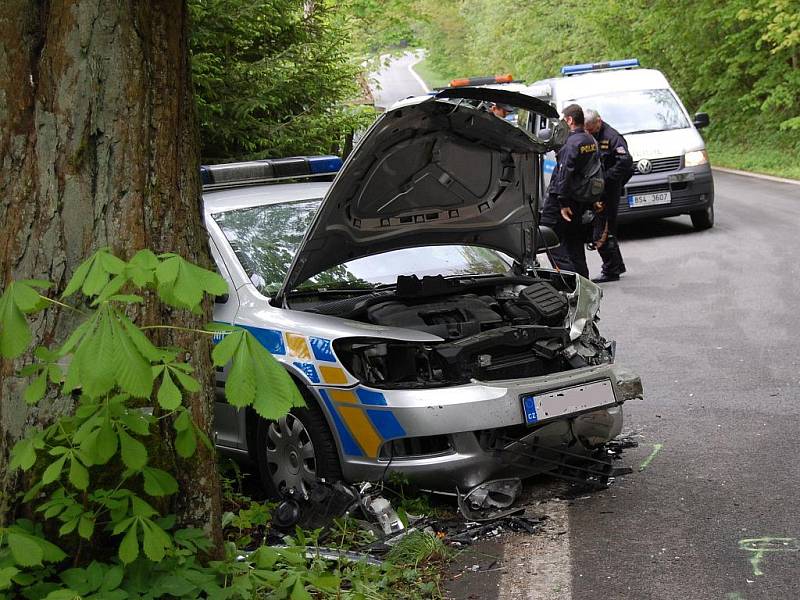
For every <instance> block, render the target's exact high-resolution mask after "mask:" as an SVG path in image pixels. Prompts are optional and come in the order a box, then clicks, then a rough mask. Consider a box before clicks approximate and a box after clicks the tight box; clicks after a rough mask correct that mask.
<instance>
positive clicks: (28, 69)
mask: <svg viewBox="0 0 800 600" xmlns="http://www.w3.org/2000/svg"><path fill="white" fill-rule="evenodd" d="M187 24H188V11H187V8H186V4H185V2H176V1H174V0H140V1H137V2H128V1H125V0H109V1H107V2H100V3H98V2H86V1H78V0H75V1H71V2H60V3H43V2H39V1H36V0H9V1H7V2H5V3H4V4H3V10H2V11H0V47H2V49H3V51H2V52H0V98H1V99H2V100H0V160H2V170H0V240H1V241H0V287H2V288H4V289H5V288H7V286H8V285H9V282H10V281H11V279H16V280H20V279H44V280H48V281H51V282H54V286H55V289H54V290H53V291H54V293H55V294H56V295H58V294H60V293H61V292H63V291H64V288H65V287H66V283H67V281H68V280H69V278H70V276H71V275H72V273H73V271H74V270H75V268H76V266H77V265H78V264H79V263H81V261H83V259H85V258H86V257H88V256H89V255H90V254H91V253H92V252H93V251H94V250H96V249H97V248H101V247H110V248H111V249H112V251H113V252H114V253H115V254H117V255H118V256H121V257H123V258H125V259H127V258H130V257H131V256H132V255H133V254H134V253H135V252H136V251H137V250H139V249H142V248H150V249H152V250H154V251H156V252H168V251H169V252H176V253H178V254H180V255H182V256H183V257H184V258H186V259H188V260H191V261H192V262H195V263H200V264H203V265H209V264H210V259H209V256H208V236H207V233H206V231H205V229H204V228H203V226H202V222H201V214H200V180H199V173H198V164H199V146H198V142H197V124H196V117H195V105H194V97H193V94H192V88H191V79H190V72H189V52H188V27H187ZM131 311H132V312H134V311H139V314H140V315H142V316H143V317H144V319H145V320H146V321H148V322H162V323H170V322H180V323H181V324H182V325H185V326H187V327H200V326H202V325H203V324H204V323H207V322H208V321H209V319H210V316H211V307H210V305H209V303H208V302H206V303H205V304H204V305H203V308H202V310H200V311H199V313H198V314H192V313H190V312H188V311H183V310H175V309H169V308H165V307H163V306H162V305H159V304H157V303H155V302H154V300H153V298H151V297H148V296H147V295H145V297H144V302H143V304H142V305H141V307H140V308H138V309H134V308H131ZM74 324H75V321H74V319H72V318H71V317H70V312H69V311H60V312H58V311H53V310H46V311H45V312H43V313H42V314H41V315H38V316H37V318H36V320H35V322H34V323H33V340H32V344H31V346H30V347H31V348H32V347H34V346H36V345H39V344H41V345H46V346H49V345H53V344H54V343H59V342H62V341H64V339H65V335H66V333H67V332H68V331H70V330H71V329H72V328H73V326H74ZM153 341H154V342H155V343H157V344H158V345H159V346H168V345H175V346H179V347H183V348H187V349H188V350H189V351H190V353H191V356H192V357H193V358H192V360H193V364H192V366H193V367H194V372H195V376H196V377H197V378H198V379H199V380H200V382H201V383H203V384H204V385H203V386H202V390H201V391H199V392H198V393H194V394H191V395H189V396H188V397H187V399H186V402H187V406H188V408H189V410H190V412H191V416H192V419H193V420H194V422H195V423H196V424H197V425H198V426H199V428H200V429H201V430H202V431H204V432H205V433H206V434H207V435H209V436H210V435H211V422H212V407H213V389H214V388H213V368H212V365H211V359H210V344H209V341H208V340H207V339H202V338H198V337H196V336H192V335H187V334H184V333H182V332H180V331H178V330H157V333H154V334H153ZM30 362H31V356H30V354H26V355H24V356H23V357H22V358H20V359H19V360H16V361H11V360H3V361H1V362H0V491H1V492H2V493H0V526H2V525H4V524H5V523H7V522H8V521H10V520H13V517H14V515H13V504H14V502H15V500H16V495H15V491H16V490H18V489H19V487H20V481H19V480H18V475H17V474H16V473H15V472H12V471H11V470H10V469H9V468H8V465H9V462H8V460H9V452H10V449H11V447H12V445H13V444H14V442H15V441H16V440H18V439H19V438H20V437H21V436H22V435H23V434H24V433H25V432H26V431H27V430H30V429H31V428H37V427H42V426H44V425H46V424H48V423H50V422H52V420H53V418H54V417H57V416H59V415H63V414H65V413H67V412H69V411H70V410H71V409H72V399H71V398H70V397H68V396H67V397H48V398H47V401H45V402H42V403H40V404H39V405H37V407H36V408H30V407H28V406H27V405H26V402H25V400H24V399H23V389H24V387H25V385H26V384H27V380H26V379H27V378H24V379H23V378H19V377H16V376H15V375H14V373H16V372H17V371H18V367H19V366H21V365H22V364H27V363H30ZM167 430H168V429H167V428H165V432H166V431H167ZM165 435H166V433H165ZM167 440H168V437H167V438H165V442H166V441H167ZM161 452H162V456H163V458H164V461H165V463H171V464H173V465H174V472H175V473H176V474H177V479H178V482H179V484H180V489H181V493H180V494H178V495H177V496H176V497H177V499H178V500H177V502H178V504H177V506H176V507H175V508H176V511H177V513H178V515H179V516H180V518H181V520H182V521H183V522H184V523H193V524H196V525H198V526H200V527H203V528H204V529H205V530H206V531H207V532H208V533H210V534H211V536H212V539H214V540H215V541H219V540H220V539H221V536H220V534H219V532H220V490H219V479H218V475H217V468H216V461H215V459H214V454H213V452H212V451H211V450H209V449H208V448H205V447H200V448H199V449H198V454H197V456H196V457H195V458H194V459H193V460H191V461H182V460H181V459H180V457H178V456H177V455H174V454H172V452H171V445H170V444H169V443H165V445H164V447H163V448H162V449H161Z"/></svg>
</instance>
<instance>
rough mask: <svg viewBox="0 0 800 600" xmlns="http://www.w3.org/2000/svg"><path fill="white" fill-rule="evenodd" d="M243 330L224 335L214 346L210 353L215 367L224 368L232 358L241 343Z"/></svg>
mask: <svg viewBox="0 0 800 600" xmlns="http://www.w3.org/2000/svg"><path fill="white" fill-rule="evenodd" d="M244 334H245V330H244V329H238V330H236V331H232V332H230V333H228V334H226V335H225V337H223V338H222V340H221V341H220V342H219V343H218V344H216V345H215V346H214V349H213V350H212V351H211V359H212V360H213V361H214V366H215V367H224V366H225V365H227V364H228V363H229V362H231V359H232V358H233V355H234V354H235V353H236V350H237V348H238V347H239V345H240V344H241V343H242V339H243V338H244Z"/></svg>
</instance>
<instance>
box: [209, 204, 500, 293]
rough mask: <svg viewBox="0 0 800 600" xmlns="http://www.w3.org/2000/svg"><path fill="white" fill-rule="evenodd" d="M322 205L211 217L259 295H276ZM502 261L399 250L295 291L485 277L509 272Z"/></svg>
mask: <svg viewBox="0 0 800 600" xmlns="http://www.w3.org/2000/svg"><path fill="white" fill-rule="evenodd" d="M320 202H321V200H304V201H301V202H285V203H281V204H268V205H262V206H253V207H250V208H242V209H238V210H231V211H227V212H222V213H216V214H214V215H213V217H214V220H215V221H216V223H217V224H218V225H219V226H220V228H221V229H222V232H223V233H224V234H225V238H226V239H227V240H228V242H229V243H230V245H231V248H233V251H234V252H235V253H236V256H237V258H238V259H239V262H240V263H241V265H242V267H243V268H244V270H245V272H246V273H247V275H248V276H249V277H250V280H251V281H252V282H253V284H254V285H255V286H256V287H257V288H258V289H259V291H260V292H261V293H262V294H264V295H266V296H272V295H274V294H275V293H276V292H277V291H278V290H279V289H280V287H281V284H282V283H283V280H284V278H285V277H286V273H287V272H288V270H289V266H290V265H291V263H292V259H293V258H294V256H295V254H296V253H297V250H298V248H299V247H300V242H302V241H303V235H305V232H306V229H308V227H309V225H311V220H312V219H313V218H314V213H315V212H316V210H317V208H319V204H320ZM510 266H511V265H510V261H509V259H508V258H507V257H505V255H503V254H500V253H498V252H495V251H494V250H490V249H488V248H480V247H477V246H455V245H450V246H427V247H419V248H403V249H400V250H393V251H391V252H384V253H382V254H375V255H372V256H366V257H363V258H359V259H356V260H353V261H350V262H347V263H344V264H343V265H339V266H337V267H334V268H332V269H328V270H327V271H324V272H322V273H320V274H319V275H316V276H314V277H312V278H311V279H309V280H308V281H306V282H304V283H302V284H301V285H300V286H299V287H298V289H301V290H302V289H322V288H365V289H370V288H373V287H375V286H376V285H381V284H386V283H394V282H395V281H396V279H397V276H398V275H412V274H416V275H418V276H420V277H422V276H425V275H445V276H447V275H467V274H469V275H489V274H493V273H505V272H506V271H508V270H509V268H510Z"/></svg>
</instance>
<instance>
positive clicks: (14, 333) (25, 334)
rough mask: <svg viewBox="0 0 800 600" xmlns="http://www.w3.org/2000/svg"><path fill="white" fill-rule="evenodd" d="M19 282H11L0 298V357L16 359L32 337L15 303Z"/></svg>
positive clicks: (23, 316) (22, 314)
mask: <svg viewBox="0 0 800 600" xmlns="http://www.w3.org/2000/svg"><path fill="white" fill-rule="evenodd" d="M18 287H20V283H19V282H15V281H12V282H11V283H10V284H8V287H7V288H6V291H5V292H4V293H3V295H2V296H0V356H4V357H6V358H16V357H17V356H19V355H20V354H22V353H23V352H25V349H26V348H27V347H28V344H30V343H31V339H33V336H32V335H31V331H30V328H29V327H28V321H27V320H26V319H25V315H24V312H23V311H22V309H21V308H20V307H19V305H18V304H17V303H16V302H15V296H16V289H17V288H18Z"/></svg>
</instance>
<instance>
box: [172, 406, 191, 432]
mask: <svg viewBox="0 0 800 600" xmlns="http://www.w3.org/2000/svg"><path fill="white" fill-rule="evenodd" d="M191 426H192V418H191V417H190V416H189V411H188V410H186V409H185V408H184V409H183V410H181V411H180V414H179V415H178V416H177V418H176V419H175V431H184V430H186V429H189V428H190V427H191Z"/></svg>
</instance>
